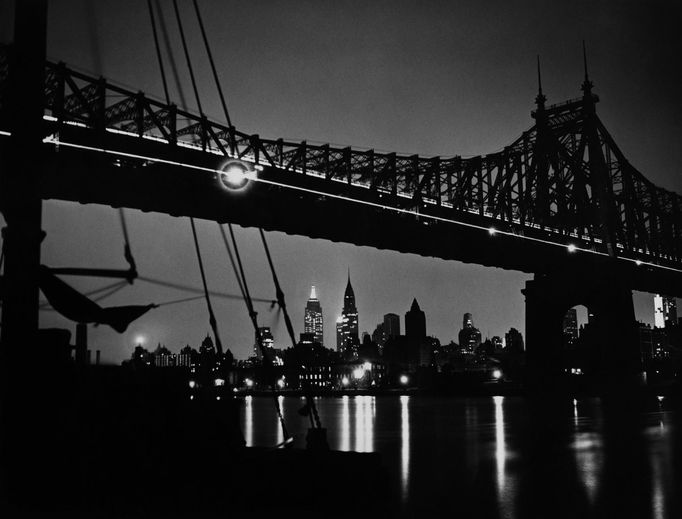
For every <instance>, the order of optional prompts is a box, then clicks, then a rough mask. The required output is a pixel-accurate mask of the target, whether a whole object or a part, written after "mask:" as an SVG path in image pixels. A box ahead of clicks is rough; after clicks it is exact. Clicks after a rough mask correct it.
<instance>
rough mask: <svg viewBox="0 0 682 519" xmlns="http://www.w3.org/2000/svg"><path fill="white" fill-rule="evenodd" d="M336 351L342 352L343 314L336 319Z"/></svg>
mask: <svg viewBox="0 0 682 519" xmlns="http://www.w3.org/2000/svg"><path fill="white" fill-rule="evenodd" d="M336 351H338V352H339V353H342V352H343V316H341V315H340V316H339V317H338V318H337V319H336Z"/></svg>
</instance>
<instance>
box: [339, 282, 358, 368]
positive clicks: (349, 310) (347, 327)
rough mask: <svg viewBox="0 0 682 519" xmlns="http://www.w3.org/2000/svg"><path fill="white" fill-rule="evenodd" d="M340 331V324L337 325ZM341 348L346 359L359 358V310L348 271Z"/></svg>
mask: <svg viewBox="0 0 682 519" xmlns="http://www.w3.org/2000/svg"><path fill="white" fill-rule="evenodd" d="M337 330H338V324H337ZM341 334H342V337H341V347H340V348H339V351H340V352H341V353H342V354H343V355H344V356H345V357H346V358H355V357H357V352H358V346H359V345H360V338H359V336H358V309H357V307H356V306H355V293H354V292H353V287H352V285H351V284H350V270H349V271H348V283H347V284H346V291H345V293H344V294H343V310H342V311H341Z"/></svg>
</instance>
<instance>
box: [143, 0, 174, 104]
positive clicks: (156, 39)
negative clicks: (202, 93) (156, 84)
mask: <svg viewBox="0 0 682 519" xmlns="http://www.w3.org/2000/svg"><path fill="white" fill-rule="evenodd" d="M156 7H157V9H158V7H159V6H158V2H157V6H156ZM147 8H148V9H149V18H150V19H151V22H152V31H153V33H154V46H155V47H156V58H157V59H158V61H159V68H160V69H161V80H162V81H163V93H164V95H165V96H166V104H170V95H168V82H167V81H166V72H165V70H164V68H163V59H161V46H160V45H159V37H158V34H157V33H156V20H155V18H154V8H153V7H152V0H147Z"/></svg>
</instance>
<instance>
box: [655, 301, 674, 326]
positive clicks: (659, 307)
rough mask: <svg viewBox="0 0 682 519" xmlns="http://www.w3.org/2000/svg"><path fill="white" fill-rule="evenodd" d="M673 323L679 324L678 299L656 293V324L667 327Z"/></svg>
mask: <svg viewBox="0 0 682 519" xmlns="http://www.w3.org/2000/svg"><path fill="white" fill-rule="evenodd" d="M671 323H672V324H677V299H676V298H674V297H669V296H662V295H659V294H656V295H655V296H654V326H656V328H665V326H666V325H667V324H671Z"/></svg>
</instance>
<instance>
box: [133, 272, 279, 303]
mask: <svg viewBox="0 0 682 519" xmlns="http://www.w3.org/2000/svg"><path fill="white" fill-rule="evenodd" d="M138 279H139V280H140V281H145V282H147V283H151V284H152V285H159V286H163V287H168V288H175V289H176V290H182V291H184V292H193V293H198V294H203V293H204V291H203V289H201V288H195V287H190V286H187V285H181V284H180V283H173V282H171V281H164V280H162V279H156V278H150V277H146V276H140V277H139V278H138ZM208 293H209V294H210V295H212V296H215V297H222V298H224V299H243V296H240V295H237V294H226V293H225V292H215V291H213V290H209V292H208ZM202 297H203V296H202ZM252 301H255V302H257V303H268V304H272V303H273V302H276V301H273V300H272V299H264V298H261V297H253V298H252Z"/></svg>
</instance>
